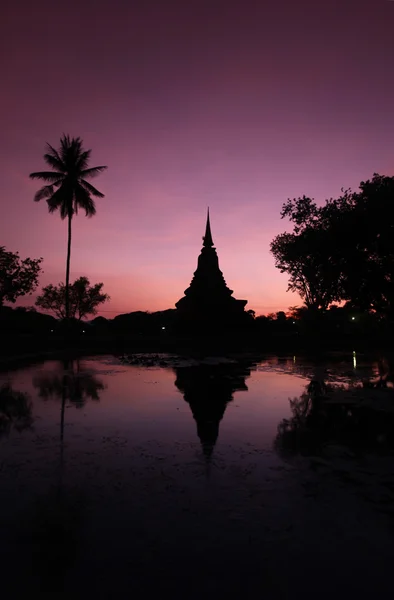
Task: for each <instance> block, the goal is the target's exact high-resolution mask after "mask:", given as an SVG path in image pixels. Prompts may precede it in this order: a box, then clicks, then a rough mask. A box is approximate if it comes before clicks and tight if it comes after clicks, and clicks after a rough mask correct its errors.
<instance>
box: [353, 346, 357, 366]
mask: <svg viewBox="0 0 394 600" xmlns="http://www.w3.org/2000/svg"><path fill="white" fill-rule="evenodd" d="M353 369H357V358H356V351H355V350H353Z"/></svg>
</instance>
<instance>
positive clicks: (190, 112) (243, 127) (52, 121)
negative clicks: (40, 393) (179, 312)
mask: <svg viewBox="0 0 394 600" xmlns="http://www.w3.org/2000/svg"><path fill="white" fill-rule="evenodd" d="M89 4H90V3H89V2H86V3H79V2H78V3H77V1H76V0H70V1H69V2H68V3H67V6H66V7H62V11H61V13H62V14H61V19H60V20H59V16H58V15H57V11H58V10H59V9H58V8H57V7H56V6H55V5H54V3H53V2H51V1H50V0H41V1H39V2H38V3H36V4H34V6H33V5H31V3H30V2H27V0H26V2H23V1H21V2H19V3H16V4H15V5H12V6H9V7H8V8H7V13H6V14H5V15H4V18H2V19H1V24H0V34H1V38H0V39H2V42H3V45H4V48H6V49H7V57H8V62H7V64H5V65H4V66H3V73H2V84H3V85H2V88H3V90H4V93H3V94H2V96H1V98H0V114H1V116H2V119H3V123H2V139H1V142H0V143H1V144H2V161H1V164H0V169H1V178H0V186H1V202H2V212H1V220H0V245H5V246H6V247H7V249H10V250H13V251H15V250H18V251H19V252H20V254H21V256H22V257H24V256H31V257H38V256H43V257H44V263H43V268H44V274H43V275H42V277H41V281H40V287H41V286H43V285H46V284H48V283H57V282H59V281H63V280H64V271H65V254H66V223H64V222H61V220H60V218H59V216H58V215H49V214H48V212H47V208H46V205H45V203H40V204H35V203H34V202H33V195H34V192H35V191H36V189H37V187H38V184H37V182H32V181H29V179H28V177H27V176H28V174H29V173H30V172H31V171H34V170H41V169H44V161H43V159H42V155H43V152H44V147H45V142H46V141H48V142H50V143H51V144H53V145H55V146H57V144H58V141H59V138H60V135H61V134H62V132H67V133H70V135H78V136H80V137H82V138H83V140H84V144H85V146H86V147H87V148H92V166H94V165H98V164H106V165H108V167H109V168H108V171H107V172H106V173H104V174H103V175H102V176H100V177H99V178H97V179H96V180H95V181H94V182H93V183H94V184H95V185H97V187H98V188H99V189H100V190H101V191H102V192H103V193H105V196H106V197H105V198H104V199H103V200H99V201H98V202H97V216H96V217H94V218H93V219H86V218H85V217H84V216H83V214H81V215H79V216H78V217H77V218H76V219H75V223H74V229H73V244H72V257H71V276H72V279H75V278H77V277H79V276H80V275H87V276H88V277H89V278H90V280H91V281H92V282H97V281H103V282H104V284H105V285H104V289H105V291H106V292H107V293H109V294H110V296H111V302H110V303H108V304H107V305H106V306H105V307H103V311H102V313H101V314H103V315H104V316H109V317H112V316H114V315H116V314H117V313H121V312H130V311H133V310H151V311H154V310H164V309H166V308H173V307H174V304H175V302H176V301H177V300H178V299H179V298H180V297H181V296H182V295H183V291H184V290H185V289H186V288H187V287H188V285H189V283H190V280H191V278H192V275H193V272H194V270H195V268H196V264H197V256H198V254H199V252H200V250H201V243H202V240H201V238H202V235H203V234H204V227H205V217H206V208H207V206H208V205H209V206H210V211H211V226H212V235H213V240H214V243H215V246H216V248H217V251H218V255H219V263H220V268H221V269H222V271H223V274H224V277H225V279H226V282H227V284H228V286H229V287H230V288H231V289H233V290H234V296H235V297H236V298H240V299H247V300H248V304H247V308H248V309H249V308H250V309H253V310H255V311H256V313H257V314H261V313H268V312H272V311H277V310H287V308H288V307H289V306H291V305H295V304H301V300H300V299H299V298H298V296H297V295H294V294H291V293H286V289H287V277H286V276H285V275H282V274H280V273H279V272H278V270H277V269H275V266H274V260H273V257H272V256H271V255H270V253H269V244H270V241H271V240H272V238H273V237H274V236H275V235H276V234H278V233H280V232H282V231H284V230H286V229H289V225H288V224H287V223H286V222H284V221H281V219H280V216H279V213H280V208H281V206H282V204H283V202H285V201H286V199H287V198H288V197H297V196H300V195H303V194H305V195H309V196H311V197H315V198H316V200H318V201H319V202H323V201H324V200H325V199H326V198H329V197H331V196H335V195H338V194H339V193H340V190H341V187H344V188H347V187H352V188H353V189H356V188H357V186H358V184H359V182H360V181H361V180H365V179H368V178H370V177H371V176H372V174H373V172H380V173H382V174H387V175H393V174H394V156H393V154H394V150H393V137H394V136H393V134H394V120H393V118H392V106H393V104H394V102H393V101H394V83H393V80H392V78H391V77H390V76H389V73H390V72H391V67H392V58H393V57H394V38H393V36H392V27H393V24H394V5H393V4H392V3H390V2H381V3H376V1H374V0H347V1H345V2H344V3H343V4H342V5H341V6H340V7H336V6H334V5H333V4H332V3H326V4H323V3H318V2H316V1H315V0H300V1H299V2H297V3H295V2H293V1H290V0H283V1H282V2H281V3H279V5H278V6H274V5H270V6H265V5H264V6H263V3H261V6H260V5H259V3H256V2H254V1H253V2H252V0H250V1H248V0H244V1H243V2H241V1H240V2H234V3H228V2H223V3H222V2H218V4H217V6H218V9H215V7H214V6H213V5H215V3H214V2H209V3H204V2H203V1H200V2H198V3H197V2H196V3H194V2H190V3H180V2H172V1H169V2H166V3H159V2H151V3H146V5H145V3H142V6H140V7H137V5H136V4H134V3H130V6H128V4H127V3H125V2H121V1H118V2H117V1H114V0H113V1H112V2H109V0H96V2H95V4H94V6H95V10H94V11H92V10H91V7H90V6H89ZM229 4H231V6H229ZM22 5H23V6H22ZM215 6H216V5H215ZM219 7H220V9H219ZM75 14H78V19H77V20H75V18H74V17H75ZM86 24H89V27H86ZM89 28H90V30H91V33H90V35H89V33H88V32H89ZM70 30H72V38H73V40H75V42H74V43H73V44H71V47H70V45H67V44H65V45H64V47H63V46H62V45H61V44H59V43H58V40H59V39H60V38H61V36H62V35H65V34H66V33H68V32H69V31H70ZM33 302H34V297H26V298H25V299H23V301H22V302H21V303H23V304H25V305H31V304H32V303H33Z"/></svg>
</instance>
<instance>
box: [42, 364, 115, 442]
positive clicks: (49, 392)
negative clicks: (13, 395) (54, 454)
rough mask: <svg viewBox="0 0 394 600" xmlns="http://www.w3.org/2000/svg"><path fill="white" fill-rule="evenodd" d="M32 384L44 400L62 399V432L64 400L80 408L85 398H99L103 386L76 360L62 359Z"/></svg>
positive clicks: (61, 427)
mask: <svg viewBox="0 0 394 600" xmlns="http://www.w3.org/2000/svg"><path fill="white" fill-rule="evenodd" d="M33 385H34V386H35V387H36V388H38V390H39V391H38V394H39V396H40V397H41V398H43V399H44V400H48V399H51V398H58V399H60V400H61V401H62V408H61V418H60V431H61V439H63V432H64V409H65V406H66V402H70V403H71V404H74V406H76V408H82V407H83V406H84V405H85V402H86V401H87V400H89V399H90V400H100V395H99V391H102V390H103V389H104V388H105V386H104V384H103V382H102V381H100V379H98V378H97V377H96V376H95V375H92V374H91V373H89V372H88V371H84V370H82V369H80V366H79V362H78V361H64V362H63V363H60V365H59V368H58V369H57V370H56V371H50V372H46V373H42V374H41V375H38V376H36V377H34V378H33Z"/></svg>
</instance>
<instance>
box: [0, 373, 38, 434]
mask: <svg viewBox="0 0 394 600" xmlns="http://www.w3.org/2000/svg"><path fill="white" fill-rule="evenodd" d="M32 423H33V416H32V405H31V402H30V401H29V397H28V395H27V394H24V393H22V392H17V391H15V390H14V389H13V388H12V387H11V385H10V384H8V383H5V384H3V385H2V386H1V387H0V436H1V435H4V434H8V433H9V432H10V430H11V429H12V428H14V429H16V430H17V431H23V430H24V429H29V428H30V427H31V425H32Z"/></svg>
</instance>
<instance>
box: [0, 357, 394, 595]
mask: <svg viewBox="0 0 394 600" xmlns="http://www.w3.org/2000/svg"><path fill="white" fill-rule="evenodd" d="M207 362H208V363H209V362H211V363H214V362H215V361H207ZM139 363H140V364H137V365H133V364H124V363H122V362H121V361H120V360H118V359H117V358H115V357H111V356H107V357H100V358H89V357H88V358H84V359H79V360H73V361H67V362H66V363H62V362H58V361H48V362H46V363H43V364H40V365H34V366H31V367H26V368H23V369H20V370H14V371H12V372H10V373H1V374H0V386H1V384H3V385H8V386H10V388H8V391H7V390H6V393H5V394H6V395H4V388H3V396H4V397H6V396H7V394H8V396H7V398H10V397H11V396H12V398H13V399H14V400H13V402H14V404H12V402H11V401H10V400H6V401H5V400H4V399H3V401H2V402H1V401H0V417H1V418H0V474H1V495H0V509H1V515H0V524H1V530H2V536H1V541H0V551H1V557H0V558H1V564H2V565H3V568H4V569H5V570H4V572H5V573H7V574H8V576H7V585H9V587H10V592H9V593H10V594H13V595H14V596H15V597H19V595H20V594H22V593H25V592H26V591H29V593H31V592H33V591H39V592H40V593H41V594H48V595H50V596H51V597H52V598H53V597H55V598H57V597H59V598H60V597H65V598H66V597H67V598H68V597H71V595H72V597H74V598H75V597H77V598H78V597H86V594H90V595H95V596H96V597H103V598H108V597H118V596H119V597H123V596H124V595H126V594H127V595H131V594H133V593H134V594H136V595H138V596H142V595H149V594H150V593H161V594H163V593H165V594H167V593H168V594H171V595H172V597H173V598H174V597H176V598H178V597H179V598H197V597H201V595H204V596H205V597H208V598H211V597H212V598H216V597H218V596H222V595H226V596H230V597H238V596H240V595H242V596H243V597H250V598H252V597H253V598H254V597H255V596H256V595H257V594H259V595H261V594H265V595H268V596H269V597H278V598H285V597H287V596H290V595H294V594H299V593H302V594H303V595H304V596H308V597H309V595H310V597H312V596H314V595H315V594H316V593H318V594H319V595H320V596H323V597H331V596H332V594H334V593H335V594H337V593H338V588H340V589H341V590H342V591H343V592H346V591H348V593H351V594H355V593H357V595H358V596H359V597H364V595H365V597H367V596H368V595H370V594H371V593H374V594H375V595H376V594H377V593H379V591H383V590H384V589H385V587H386V585H388V583H389V581H390V568H391V558H392V552H393V550H394V548H393V543H392V533H391V531H392V529H391V516H390V514H388V513H389V512H390V511H389V510H382V507H383V509H387V507H389V508H390V506H391V503H392V500H393V498H392V491H394V481H392V479H393V477H394V466H392V458H391V457H380V459H379V462H378V463H377V462H376V460H375V458H374V457H370V456H369V455H363V456H359V455H357V456H356V455H355V454H354V453H352V452H350V451H349V452H348V454H346V452H345V453H340V454H341V456H340V457H339V459H338V457H337V456H336V455H335V456H334V458H333V461H331V462H329V463H328V461H327V460H326V464H325V463H324V461H323V459H319V457H318V456H312V457H311V456H310V453H309V456H300V455H299V454H297V452H294V451H292V452H289V448H287V451H286V448H283V439H284V438H283V435H280V434H278V431H279V432H280V431H282V430H283V423H289V422H291V419H292V418H293V417H294V414H293V413H292V411H291V405H290V402H289V399H294V398H300V397H301V398H302V394H304V393H305V390H306V388H307V386H308V384H309V383H310V381H311V379H314V380H318V381H323V380H324V381H325V382H326V383H329V384H338V383H341V384H344V385H345V386H349V385H354V383H355V382H359V381H361V379H364V378H366V377H372V376H376V375H377V374H378V373H379V369H381V366H379V364H378V363H372V362H370V361H367V360H363V359H362V357H355V355H352V356H346V357H343V359H341V360H337V361H335V362H332V363H326V364H324V365H321V364H320V365H318V364H315V363H314V362H313V361H307V360H305V359H300V358H299V357H288V358H287V359H278V358H275V357H274V358H270V359H266V360H258V361H257V360H252V359H246V358H245V357H243V358H242V360H237V361H236V362H233V363H228V362H227V363H226V362H223V363H222V364H205V365H204V364H203V365H201V364H200V365H199V366H191V365H193V362H191V363H190V361H189V362H188V361H184V360H179V359H176V358H175V357H170V356H162V357H154V358H152V357H150V358H149V357H146V356H145V357H140V360H139ZM141 365H153V366H141ZM157 365H161V366H157ZM390 385H391V384H390ZM18 393H19V395H18ZM11 404H12V410H11V408H10V406H11ZM1 411H3V412H1ZM284 420H285V421H284ZM281 425H282V429H281ZM335 448H336V450H335ZM332 451H334V454H335V452H336V454H338V448H337V447H336V446H332V447H331V452H332ZM319 460H320V463H319ZM338 460H339V462H338ZM377 464H378V467H377ZM377 468H378V471H377ZM379 469H380V471H379ZM377 474H378V475H377ZM390 477H391V479H390ZM382 478H383V479H384V481H383V480H382ZM387 482H388V485H386V483H387ZM390 482H392V485H393V487H392V488H390V485H389V484H390ZM384 494H386V496H384ZM382 498H383V500H382ZM21 572H22V573H23V577H22V576H21Z"/></svg>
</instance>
